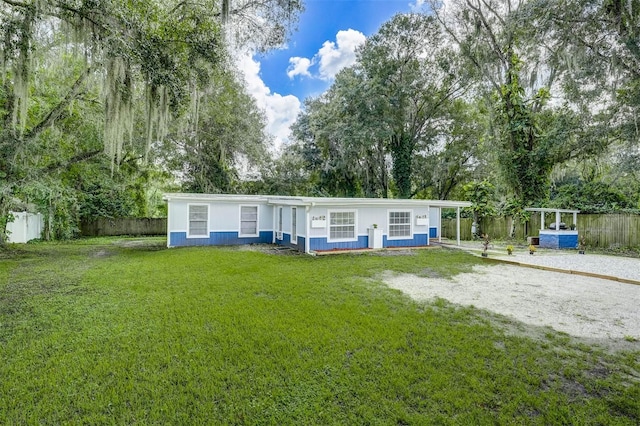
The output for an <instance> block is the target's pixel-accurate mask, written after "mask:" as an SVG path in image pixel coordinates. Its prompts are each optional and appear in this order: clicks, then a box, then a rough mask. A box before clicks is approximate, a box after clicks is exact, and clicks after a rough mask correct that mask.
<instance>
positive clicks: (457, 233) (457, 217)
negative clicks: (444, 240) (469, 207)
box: [456, 206, 460, 245]
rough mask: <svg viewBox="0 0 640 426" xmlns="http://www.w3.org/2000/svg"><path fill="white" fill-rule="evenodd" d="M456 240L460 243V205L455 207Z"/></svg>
mask: <svg viewBox="0 0 640 426" xmlns="http://www.w3.org/2000/svg"><path fill="white" fill-rule="evenodd" d="M456 240H457V241H458V245H460V207H459V206H458V207H457V208H456Z"/></svg>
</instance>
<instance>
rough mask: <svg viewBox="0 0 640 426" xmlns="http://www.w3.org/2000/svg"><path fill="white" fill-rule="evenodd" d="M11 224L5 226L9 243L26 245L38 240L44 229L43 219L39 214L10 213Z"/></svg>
mask: <svg viewBox="0 0 640 426" xmlns="http://www.w3.org/2000/svg"><path fill="white" fill-rule="evenodd" d="M11 214H12V215H13V222H9V223H8V224H7V231H8V232H7V233H8V234H9V236H8V238H7V240H8V242H10V243H26V242H27V241H30V240H33V239H36V238H40V237H41V236H42V230H43V228H44V218H43V217H42V215H41V214H40V213H37V214H33V213H27V212H11Z"/></svg>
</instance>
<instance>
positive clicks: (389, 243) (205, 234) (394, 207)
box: [164, 193, 471, 253]
mask: <svg viewBox="0 0 640 426" xmlns="http://www.w3.org/2000/svg"><path fill="white" fill-rule="evenodd" d="M164 200H165V201H167V203H168V220H167V246H168V247H179V246H197V245H239V244H255V243H270V244H279V245H282V246H288V247H292V248H294V249H297V250H299V251H301V252H303V253H314V252H321V251H329V250H349V249H365V248H374V249H377V248H389V247H420V246H428V245H429V242H430V240H431V239H434V238H441V235H440V221H441V216H442V209H447V208H448V209H455V210H456V214H457V218H458V238H457V239H458V243H459V238H460V237H459V236H460V232H459V230H460V220H459V219H460V208H462V207H469V206H470V205H471V203H468V202H464V201H443V200H397V199H385V198H329V197H295V196H271V195H221V194H182V193H174V194H165V195H164Z"/></svg>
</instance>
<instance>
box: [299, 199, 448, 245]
mask: <svg viewBox="0 0 640 426" xmlns="http://www.w3.org/2000/svg"><path fill="white" fill-rule="evenodd" d="M343 210H355V211H356V212H357V213H356V226H357V234H358V235H367V229H369V228H371V227H372V226H373V224H376V225H378V228H379V229H382V231H383V234H384V235H387V232H388V227H389V224H388V222H389V212H390V211H406V210H410V211H411V224H412V227H413V233H414V234H428V233H429V227H433V226H439V223H440V220H439V216H438V215H439V213H440V211H439V209H434V208H433V207H432V208H431V209H429V208H427V207H416V206H411V205H409V206H403V205H398V206H395V207H388V206H383V207H367V206H358V207H349V206H339V207H331V206H326V207H325V206H322V207H318V206H316V207H312V208H311V211H310V217H311V218H313V217H319V216H324V217H325V218H326V227H324V228H313V227H312V228H311V229H310V234H311V235H310V236H311V237H318V238H320V237H327V236H328V232H329V211H343ZM429 210H431V213H430V212H429ZM433 210H436V213H435V214H434V213H433ZM418 215H420V216H421V215H427V217H429V218H432V217H436V218H437V219H438V220H437V222H435V224H434V223H433V222H432V221H431V220H429V224H427V225H417V220H416V216H418Z"/></svg>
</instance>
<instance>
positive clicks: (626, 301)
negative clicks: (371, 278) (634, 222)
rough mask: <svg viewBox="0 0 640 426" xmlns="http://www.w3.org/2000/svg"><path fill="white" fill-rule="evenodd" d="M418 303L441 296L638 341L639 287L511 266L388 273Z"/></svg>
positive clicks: (574, 330)
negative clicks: (437, 274)
mask: <svg viewBox="0 0 640 426" xmlns="http://www.w3.org/2000/svg"><path fill="white" fill-rule="evenodd" d="M383 281H384V282H385V283H386V284H387V285H388V286H389V287H392V288H395V289H398V290H401V291H402V292H404V293H406V294H407V295H409V296H411V297H412V298H414V299H416V300H432V299H435V298H442V299H445V300H448V301H449V302H452V303H455V304H460V305H465V306H474V307H476V308H480V309H486V310H488V311H491V312H494V313H498V314H501V315H505V316H508V317H511V318H514V319H516V320H518V321H521V322H523V323H526V324H530V325H535V326H550V327H552V328H553V329H555V330H558V331H562V332H565V333H568V334H570V335H572V336H575V337H579V338H587V339H598V340H602V339H604V340H610V339H623V340H625V341H635V342H637V341H640V286H638V285H633V284H623V283H619V282H615V281H609V280H604V279H599V278H590V277H584V276H578V275H570V274H563V273H559V272H550V271H543V270H537V269H530V268H523V267H518V266H510V265H490V266H485V265H482V266H475V267H474V268H473V272H471V273H463V274H459V275H457V276H455V277H453V278H452V279H443V278H423V277H418V276H415V275H410V274H399V275H398V274H393V273H387V274H385V276H384V277H383Z"/></svg>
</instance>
